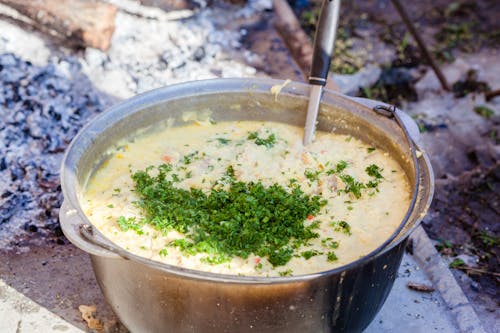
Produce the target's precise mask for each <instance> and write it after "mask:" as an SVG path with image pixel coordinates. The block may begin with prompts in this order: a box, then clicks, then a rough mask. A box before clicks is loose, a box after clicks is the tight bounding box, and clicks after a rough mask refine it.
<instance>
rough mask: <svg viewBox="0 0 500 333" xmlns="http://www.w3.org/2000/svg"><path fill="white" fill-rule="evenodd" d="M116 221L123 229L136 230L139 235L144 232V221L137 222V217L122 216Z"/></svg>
mask: <svg viewBox="0 0 500 333" xmlns="http://www.w3.org/2000/svg"><path fill="white" fill-rule="evenodd" d="M116 222H117V223H118V226H119V227H120V229H121V230H122V231H128V230H134V231H135V232H136V233H137V234H138V235H142V234H144V232H143V231H142V223H137V221H136V218H135V217H128V218H126V217H125V216H120V217H119V218H118V219H117V220H116Z"/></svg>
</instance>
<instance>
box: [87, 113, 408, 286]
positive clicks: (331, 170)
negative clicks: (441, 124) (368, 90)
mask: <svg viewBox="0 0 500 333" xmlns="http://www.w3.org/2000/svg"><path fill="white" fill-rule="evenodd" d="M302 135H303V129H302V128H299V127H295V126H291V125H286V124H281V123H272V122H264V123H263V122H254V121H241V122H221V123H216V124H209V123H206V122H203V123H197V122H195V123H193V124H191V125H188V126H183V127H174V128H166V129H164V130H162V131H155V132H153V133H150V134H144V135H140V136H137V137H136V138H134V139H133V140H131V141H129V142H121V143H119V144H118V145H117V147H116V149H115V150H114V151H113V152H111V157H110V158H109V160H107V161H106V162H105V163H104V164H103V165H102V166H101V167H100V169H99V170H98V171H97V172H96V173H95V175H93V177H92V178H91V179H90V181H89V184H88V186H87V188H86V190H85V192H84V193H83V200H82V202H83V208H84V212H85V214H86V215H87V216H88V218H89V219H90V221H91V222H92V223H93V224H94V225H95V226H96V227H97V228H98V229H99V230H100V231H101V232H102V233H103V234H104V235H105V236H107V237H108V238H109V239H111V240H112V241H113V242H115V243H116V244H118V245H119V246H121V247H123V248H124V249H126V250H128V251H130V252H133V253H135V254H137V255H140V256H143V257H147V258H150V259H152V260H157V261H161V262H164V263H168V264H172V265H177V266H182V267H185V268H190V269H196V270H202V271H209V272H215V273H222V274H233V275H250V276H285V275H300V274H307V273H313V272H319V271H325V270H328V269H332V268H334V267H337V266H341V265H344V264H346V263H349V262H351V261H354V260H356V259H357V258H359V257H361V256H363V255H365V254H367V253H369V252H370V251H372V250H374V249H375V248H377V247H378V246H379V245H380V244H382V243H383V241H384V240H385V239H387V238H388V237H389V236H390V235H391V234H392V233H393V232H394V230H395V229H396V228H397V227H398V226H399V224H400V223H401V221H402V219H403V218H404V215H405V213H406V210H407V209H408V206H409V202H410V190H409V184H408V180H407V177H406V175H405V173H404V171H403V170H402V168H401V167H400V166H399V165H398V163H397V162H396V161H395V160H393V159H392V158H391V157H390V156H389V154H388V153H387V152H384V151H382V150H381V149H379V148H376V147H372V146H370V145H369V144H367V143H364V142H361V141H359V140H357V139H355V138H352V137H349V136H344V135H338V134H333V133H325V132H318V133H317V134H316V138H315V140H314V142H313V143H312V144H310V145H308V146H306V147H304V146H303V145H302Z"/></svg>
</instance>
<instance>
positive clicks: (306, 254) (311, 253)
mask: <svg viewBox="0 0 500 333" xmlns="http://www.w3.org/2000/svg"><path fill="white" fill-rule="evenodd" d="M318 254H322V253H321V252H318V251H316V250H308V251H304V252H302V253H301V254H300V255H301V256H302V257H303V258H304V259H306V260H309V259H311V258H312V257H314V256H317V255H318Z"/></svg>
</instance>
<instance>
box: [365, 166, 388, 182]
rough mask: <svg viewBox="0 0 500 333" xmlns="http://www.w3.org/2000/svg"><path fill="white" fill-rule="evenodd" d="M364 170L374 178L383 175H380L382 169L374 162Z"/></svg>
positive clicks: (380, 177)
mask: <svg viewBox="0 0 500 333" xmlns="http://www.w3.org/2000/svg"><path fill="white" fill-rule="evenodd" d="M365 171H366V173H367V174H368V176H370V177H373V178H376V179H382V178H384V176H382V169H381V168H380V167H379V166H378V165H376V164H371V165H370V166H368V167H366V169H365Z"/></svg>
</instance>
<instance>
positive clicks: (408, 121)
mask: <svg viewBox="0 0 500 333" xmlns="http://www.w3.org/2000/svg"><path fill="white" fill-rule="evenodd" d="M354 100H356V101H357V102H358V103H361V104H363V105H365V106H367V107H369V108H371V109H372V110H373V111H374V112H376V113H378V114H380V115H382V116H385V117H387V118H392V119H394V121H396V123H397V124H398V125H399V127H401V129H402V130H403V133H404V136H405V137H406V140H407V142H408V145H409V148H410V152H411V155H412V159H413V165H414V166H415V174H414V177H415V186H414V188H413V193H412V199H411V202H410V207H409V208H408V211H407V212H406V214H405V217H404V219H403V221H404V222H403V223H402V224H401V225H400V226H399V228H397V229H396V231H395V232H394V233H393V235H392V236H391V237H390V238H389V239H391V242H392V240H394V239H395V238H396V237H397V235H398V234H399V233H400V232H401V231H402V230H403V229H404V226H405V224H406V221H408V219H409V218H410V217H411V213H412V211H413V209H414V207H415V205H416V203H417V199H418V193H419V186H420V185H419V183H420V182H419V179H420V176H419V175H420V170H419V164H418V159H419V157H422V156H423V154H421V152H420V151H421V150H422V149H421V148H420V147H421V146H422V140H421V137H420V131H419V129H418V126H417V124H416V123H415V121H414V120H413V119H412V118H411V117H410V116H408V115H407V114H406V113H405V112H403V111H401V110H399V109H397V108H396V107H395V106H391V105H389V104H386V103H382V102H377V101H373V100H370V99H366V98H359V97H358V98H354Z"/></svg>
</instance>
